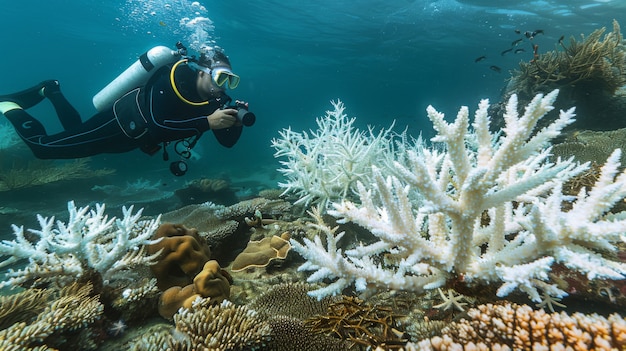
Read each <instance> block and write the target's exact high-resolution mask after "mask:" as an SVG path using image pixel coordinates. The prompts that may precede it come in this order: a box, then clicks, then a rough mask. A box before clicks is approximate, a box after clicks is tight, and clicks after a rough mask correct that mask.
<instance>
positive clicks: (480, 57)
mask: <svg viewBox="0 0 626 351" xmlns="http://www.w3.org/2000/svg"><path fill="white" fill-rule="evenodd" d="M486 58H487V56H485V55H483V56H479V57H477V58H475V59H474V62H480V61H482V60H484V59H486Z"/></svg>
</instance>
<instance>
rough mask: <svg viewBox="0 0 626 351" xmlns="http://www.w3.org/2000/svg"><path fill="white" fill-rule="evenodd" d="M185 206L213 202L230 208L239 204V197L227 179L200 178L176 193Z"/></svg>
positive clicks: (188, 183)
mask: <svg viewBox="0 0 626 351" xmlns="http://www.w3.org/2000/svg"><path fill="white" fill-rule="evenodd" d="M174 193H175V194H176V196H178V198H179V199H180V201H181V202H182V204H183V205H191V204H199V203H204V202H212V203H215V204H219V205H224V206H230V205H233V204H235V203H237V195H235V191H234V190H233V189H231V187H230V183H229V182H228V180H225V179H210V178H200V179H194V180H192V181H190V182H187V183H186V184H185V186H184V187H183V188H181V189H178V190H176V191H175V192H174Z"/></svg>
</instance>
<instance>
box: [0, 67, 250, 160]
mask: <svg viewBox="0 0 626 351" xmlns="http://www.w3.org/2000/svg"><path fill="white" fill-rule="evenodd" d="M171 69H172V66H171V65H169V66H165V67H162V68H161V69H159V70H158V71H156V72H155V73H154V75H153V76H152V78H151V79H150V80H149V81H148V83H147V84H146V85H145V86H144V87H141V88H137V89H135V90H133V91H130V92H128V93H127V94H126V95H124V96H123V97H121V98H120V99H119V100H117V101H116V102H115V103H114V105H113V107H111V108H109V109H108V110H106V111H102V112H99V113H97V114H96V115H94V116H93V117H91V118H90V119H88V120H86V121H84V122H83V121H81V118H80V115H79V114H78V112H77V111H76V110H75V109H74V108H73V107H72V106H71V105H70V103H69V102H68V101H67V100H66V99H65V97H64V96H63V95H62V94H61V92H60V90H58V89H57V90H56V91H53V92H50V93H48V91H47V90H46V94H45V95H46V97H48V98H49V100H50V101H51V102H52V104H53V106H54V108H55V109H56V111H57V114H58V116H59V119H60V121H61V124H62V125H63V128H64V129H65V130H64V131H62V132H60V133H57V134H53V135H48V134H46V131H45V128H44V127H43V125H42V124H41V123H40V122H39V121H37V120H36V119H35V118H33V117H32V116H31V115H30V114H28V113H27V112H26V111H24V110H22V109H14V110H10V111H7V112H6V113H5V116H6V117H7V118H8V119H9V121H10V122H11V123H12V124H13V126H14V127H15V130H16V131H17V134H18V135H19V136H20V137H21V138H22V140H24V142H25V143H26V145H28V147H30V149H31V150H32V152H33V154H35V156H36V157H38V158H42V159H70V158H79V157H87V156H92V155H96V154H100V153H120V152H127V151H130V150H133V149H136V148H141V149H142V150H144V151H145V152H147V153H150V154H152V153H154V152H156V151H157V150H158V148H159V147H158V144H159V143H162V142H167V141H173V140H180V139H183V138H187V137H191V136H194V135H197V136H200V135H201V134H202V133H203V132H205V131H207V130H209V129H210V127H209V122H208V120H207V116H208V115H210V114H212V113H213V112H215V110H217V109H218V108H221V107H223V106H224V105H225V104H226V103H228V102H229V101H230V97H228V96H227V95H225V94H223V96H222V97H220V98H218V99H213V100H210V101H209V103H208V104H205V105H200V106H194V105H190V104H188V103H186V102H185V101H183V100H181V99H180V98H179V97H178V96H177V95H176V93H175V92H174V89H173V88H172V84H171V82H170V77H169V74H170V70H171ZM196 77H197V73H196V72H194V71H193V70H191V69H190V68H189V67H188V66H186V65H179V67H178V68H176V71H175V77H174V81H175V82H176V87H177V88H178V90H179V92H180V93H181V95H182V96H183V97H185V98H186V99H187V100H189V101H194V102H198V101H202V99H201V98H200V97H199V96H198V94H197V92H196V89H195V86H196V85H195V84H196V83H195V82H196ZM241 129H242V127H241V126H233V127H230V128H226V129H220V130H214V131H213V132H214V133H215V135H216V137H217V139H218V141H219V142H220V143H221V144H222V145H224V146H226V147H231V146H233V145H234V144H235V143H236V142H237V140H238V139H239V136H240V135H241Z"/></svg>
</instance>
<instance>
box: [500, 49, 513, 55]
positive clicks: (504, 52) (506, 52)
mask: <svg viewBox="0 0 626 351" xmlns="http://www.w3.org/2000/svg"><path fill="white" fill-rule="evenodd" d="M511 51H513V49H506V50H504V51H502V52H501V53H500V55H502V56H504V55H506V54H508V53H509V52H511Z"/></svg>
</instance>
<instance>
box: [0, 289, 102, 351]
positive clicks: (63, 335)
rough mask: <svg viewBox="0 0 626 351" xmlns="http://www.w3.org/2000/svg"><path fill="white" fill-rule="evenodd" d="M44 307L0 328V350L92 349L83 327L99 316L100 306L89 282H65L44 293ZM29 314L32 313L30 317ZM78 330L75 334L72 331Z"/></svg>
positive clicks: (100, 312) (92, 345)
mask: <svg viewBox="0 0 626 351" xmlns="http://www.w3.org/2000/svg"><path fill="white" fill-rule="evenodd" d="M45 297H46V300H47V298H48V297H50V300H48V301H45V302H43V301H42V302H41V303H46V306H43V307H42V306H39V307H37V311H36V312H33V313H25V314H23V315H20V316H19V317H21V318H20V320H19V321H17V320H16V321H15V322H14V323H13V324H12V325H10V326H9V327H7V328H5V329H3V330H0V349H2V350H54V349H57V348H62V349H64V350H69V349H72V348H73V349H80V350H94V349H95V346H96V345H95V342H93V340H90V339H91V338H90V337H89V335H87V336H84V335H81V333H88V329H85V328H86V327H87V326H89V325H92V324H93V323H94V322H96V321H97V320H99V319H100V318H101V316H102V313H103V310H104V306H103V305H102V304H101V303H100V302H99V301H98V299H99V296H98V295H94V294H93V293H92V286H91V284H85V285H80V284H77V283H74V284H71V285H67V286H65V287H64V288H62V289H60V290H59V291H58V292H52V293H48V294H46V296H45ZM32 314H36V316H34V318H31V317H32ZM77 330H78V331H81V332H79V333H77V332H76V331H77Z"/></svg>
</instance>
